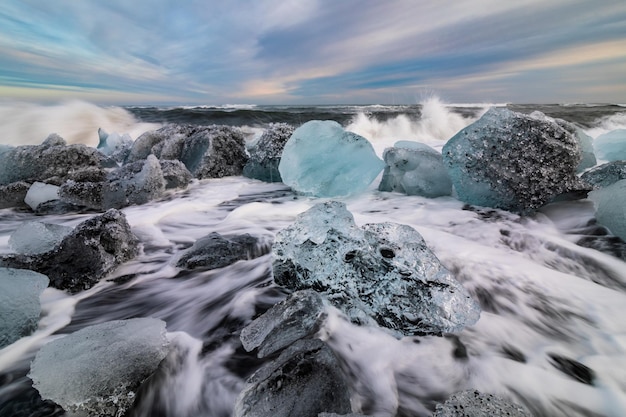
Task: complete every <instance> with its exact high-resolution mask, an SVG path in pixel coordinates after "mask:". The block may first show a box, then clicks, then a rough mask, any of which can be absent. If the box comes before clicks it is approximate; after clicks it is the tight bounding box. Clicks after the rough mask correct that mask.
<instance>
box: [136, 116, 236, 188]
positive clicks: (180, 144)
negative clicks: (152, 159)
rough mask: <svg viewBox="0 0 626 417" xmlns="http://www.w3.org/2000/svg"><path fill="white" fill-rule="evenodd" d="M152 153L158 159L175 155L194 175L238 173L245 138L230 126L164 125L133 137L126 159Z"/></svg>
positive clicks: (213, 175) (224, 175) (205, 176)
mask: <svg viewBox="0 0 626 417" xmlns="http://www.w3.org/2000/svg"><path fill="white" fill-rule="evenodd" d="M150 154H153V155H155V156H156V157H157V158H159V159H177V160H179V161H181V162H182V163H184V164H185V166H186V167H187V169H188V170H189V171H190V172H191V174H192V175H193V176H194V177H195V178H200V179H202V178H222V177H226V176H231V175H241V173H242V171H243V167H244V165H245V164H246V162H247V160H248V155H247V153H246V148H245V139H244V136H243V133H242V132H241V130H240V129H238V128H236V127H232V126H218V125H211V126H193V125H167V126H164V127H162V128H161V129H158V130H155V131H152V132H146V133H144V134H143V135H141V136H140V137H138V138H137V140H136V141H135V143H134V144H133V147H132V149H131V151H130V154H129V156H128V158H127V162H134V161H138V160H141V159H145V158H146V157H147V156H148V155H150Z"/></svg>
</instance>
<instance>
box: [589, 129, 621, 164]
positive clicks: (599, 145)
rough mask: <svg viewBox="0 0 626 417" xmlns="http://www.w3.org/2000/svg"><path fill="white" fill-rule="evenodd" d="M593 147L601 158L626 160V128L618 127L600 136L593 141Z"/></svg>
mask: <svg viewBox="0 0 626 417" xmlns="http://www.w3.org/2000/svg"><path fill="white" fill-rule="evenodd" d="M593 148H594V149H595V151H596V155H597V157H598V158H599V159H603V160H605V161H620V160H626V129H616V130H612V131H610V132H607V133H605V134H603V135H600V136H598V137H597V138H596V139H595V140H594V142H593Z"/></svg>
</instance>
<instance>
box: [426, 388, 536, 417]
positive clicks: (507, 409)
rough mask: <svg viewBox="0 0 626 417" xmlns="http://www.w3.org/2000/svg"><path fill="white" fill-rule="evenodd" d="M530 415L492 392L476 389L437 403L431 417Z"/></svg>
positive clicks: (516, 416) (523, 416) (518, 416)
mask: <svg viewBox="0 0 626 417" xmlns="http://www.w3.org/2000/svg"><path fill="white" fill-rule="evenodd" d="M498 416H507V417H532V414H530V412H529V411H528V410H527V409H526V408H525V407H522V406H521V405H518V404H515V403H512V402H510V401H508V400H505V399H503V398H500V397H496V396H495V395H492V394H485V393H482V392H479V391H476V390H469V391H462V392H458V393H456V394H454V395H452V396H451V397H450V398H449V399H448V400H446V402H444V403H443V404H437V407H436V409H435V413H434V414H433V417H498Z"/></svg>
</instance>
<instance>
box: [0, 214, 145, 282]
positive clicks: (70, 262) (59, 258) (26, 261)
mask: <svg viewBox="0 0 626 417" xmlns="http://www.w3.org/2000/svg"><path fill="white" fill-rule="evenodd" d="M138 253H139V240H138V239H137V237H136V236H135V235H134V234H133V233H132V231H131V230H130V226H129V224H128V222H127V221H126V217H125V216H124V214H123V213H122V212H121V211H118V210H115V209H111V210H109V211H107V212H105V213H104V214H102V215H99V216H95V217H92V218H90V219H88V220H85V221H84V222H82V223H80V224H79V225H78V226H76V228H74V230H73V231H72V232H71V233H69V234H68V235H66V236H65V237H64V238H63V240H62V241H61V242H60V243H59V244H58V245H56V246H55V247H54V248H53V249H52V250H49V251H47V252H44V253H37V254H7V255H0V266H4V267H9V268H21V269H30V270H33V271H36V272H39V273H42V274H44V275H46V276H48V278H50V285H51V286H52V287H55V288H58V289H61V290H67V291H69V292H71V293H75V292H78V291H81V290H85V289H89V288H91V287H92V286H94V285H95V284H96V283H97V282H98V281H99V280H100V279H102V278H104V277H105V276H106V275H107V274H108V273H109V272H111V271H112V270H113V269H115V268H116V267H117V266H118V265H119V264H121V263H122V262H125V261H127V260H129V259H131V258H133V257H134V256H136V255H137V254H138Z"/></svg>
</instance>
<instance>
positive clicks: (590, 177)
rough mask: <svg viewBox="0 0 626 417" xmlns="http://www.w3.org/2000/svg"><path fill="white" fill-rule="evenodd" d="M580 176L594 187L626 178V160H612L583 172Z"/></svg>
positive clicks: (604, 185) (600, 186)
mask: <svg viewBox="0 0 626 417" xmlns="http://www.w3.org/2000/svg"><path fill="white" fill-rule="evenodd" d="M580 178H581V179H582V180H583V181H585V182H587V183H588V184H590V185H592V186H593V187H594V188H602V187H606V186H609V185H611V184H613V183H616V182H617V181H619V180H625V179H626V161H612V162H607V163H606V164H602V165H600V166H597V167H595V168H593V169H590V170H589V171H587V172H585V173H584V174H583V175H581V176H580Z"/></svg>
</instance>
